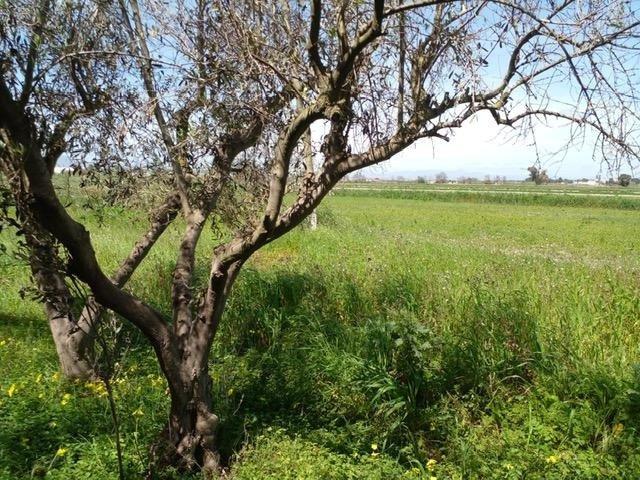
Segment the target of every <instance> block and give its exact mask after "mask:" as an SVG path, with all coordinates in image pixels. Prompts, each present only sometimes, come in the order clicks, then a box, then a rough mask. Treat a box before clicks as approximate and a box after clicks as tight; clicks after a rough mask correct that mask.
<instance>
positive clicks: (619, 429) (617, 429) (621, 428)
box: [611, 423, 624, 437]
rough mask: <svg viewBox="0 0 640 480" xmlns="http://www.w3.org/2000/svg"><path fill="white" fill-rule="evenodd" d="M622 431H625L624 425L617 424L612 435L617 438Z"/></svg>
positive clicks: (612, 430)
mask: <svg viewBox="0 0 640 480" xmlns="http://www.w3.org/2000/svg"><path fill="white" fill-rule="evenodd" d="M622 430H624V425H622V424H621V423H616V424H615V425H614V426H613V428H612V429H611V433H612V434H613V436H614V437H617V436H618V435H620V434H621V433H622Z"/></svg>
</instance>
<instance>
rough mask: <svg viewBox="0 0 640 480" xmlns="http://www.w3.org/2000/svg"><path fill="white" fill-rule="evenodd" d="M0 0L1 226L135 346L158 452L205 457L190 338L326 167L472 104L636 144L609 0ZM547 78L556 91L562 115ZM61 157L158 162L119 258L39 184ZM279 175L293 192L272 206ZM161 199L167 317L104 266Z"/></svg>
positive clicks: (356, 163)
mask: <svg viewBox="0 0 640 480" xmlns="http://www.w3.org/2000/svg"><path fill="white" fill-rule="evenodd" d="M5 5H9V6H8V9H7V7H6V6H4V7H2V8H3V17H2V18H3V20H2V21H3V25H2V30H1V32H0V44H1V45H2V52H3V53H2V58H1V59H0V64H1V65H2V68H1V70H0V134H1V139H2V145H0V147H1V148H2V150H1V151H0V156H1V158H2V168H3V172H4V175H5V177H6V178H7V179H8V180H7V183H8V187H9V189H10V190H11V192H12V195H13V198H14V201H15V203H16V205H17V206H18V207H19V220H20V222H22V223H28V224H29V225H32V226H33V229H34V231H35V232H36V233H34V235H33V237H34V238H36V237H38V238H40V237H46V239H47V244H48V245H52V246H53V247H54V248H53V249H52V250H51V251H50V252H49V253H50V256H51V258H53V259H55V260H56V262H54V263H56V264H57V265H58V267H56V268H55V269H54V271H55V272H56V274H57V275H58V280H60V282H61V283H60V285H63V284H65V282H64V280H65V278H72V279H73V280H74V281H76V282H80V283H82V284H84V285H86V286H87V288H89V289H90V291H91V292H92V294H93V297H94V299H95V300H90V301H95V302H97V303H96V304H99V305H100V306H101V308H106V309H109V310H111V311H113V312H115V313H116V314H117V315H118V316H119V318H121V319H123V320H124V321H128V322H129V323H131V324H132V325H133V326H134V327H136V328H137V329H139V330H140V332H142V334H143V335H144V336H145V337H146V339H147V340H148V341H149V343H150V344H151V346H152V347H153V349H154V352H155V354H156V356H157V359H158V362H159V365H160V367H161V369H162V371H163V373H164V375H165V377H166V380H167V383H168V387H169V392H170V395H171V410H170V412H169V419H168V425H167V428H165V430H164V431H163V433H162V435H161V438H160V440H159V441H158V444H157V445H156V446H155V448H154V449H153V452H154V457H155V461H156V463H157V464H158V465H167V464H171V465H177V466H180V467H181V468H184V469H185V470H193V469H196V468H198V466H201V467H202V468H203V469H204V471H205V472H206V473H207V474H210V475H214V474H215V473H216V472H218V471H219V469H220V459H219V456H218V453H217V447H216V445H217V436H218V434H219V433H221V434H224V432H217V425H218V418H217V416H216V415H215V406H214V405H212V400H211V382H212V380H211V377H210V376H209V353H210V350H211V345H212V343H213V342H214V340H215V337H216V332H217V331H218V327H219V325H220V322H221V320H222V315H223V312H224V310H225V304H226V300H227V298H228V296H229V294H230V291H231V288H232V286H233V283H234V281H235V279H236V278H237V276H238V273H239V272H240V269H241V267H242V266H243V265H244V263H245V262H247V260H249V258H250V257H251V255H252V254H253V253H255V252H256V251H257V250H259V249H260V248H262V247H263V246H264V245H266V244H267V243H269V242H272V241H274V240H276V239H277V238H279V237H281V236H282V235H284V234H286V233H287V232H289V231H290V230H291V229H293V228H295V227H296V226H297V225H299V224H300V223H301V222H302V221H303V220H304V219H305V218H306V217H307V216H308V215H310V214H311V212H313V211H314V209H315V208H316V207H317V206H318V204H319V203H320V202H321V201H322V199H323V198H324V197H325V196H326V195H327V193H328V192H329V191H330V190H331V189H332V188H333V187H334V186H335V185H336V183H337V182H338V181H339V180H340V179H342V178H344V177H345V176H347V175H348V174H350V173H352V172H356V171H358V170H360V169H362V168H365V167H368V166H372V165H376V164H379V163H380V162H383V161H385V160H388V159H389V158H391V157H392V156H394V155H395V154H397V153H399V152H401V151H402V150H404V149H405V148H407V147H408V146H410V145H412V144H414V143H415V142H416V141H418V140H420V139H431V140H433V141H441V140H447V139H448V138H449V136H450V135H451V134H453V133H454V132H455V131H457V130H462V131H464V126H465V122H466V121H467V120H469V119H470V118H472V117H474V116H478V115H479V114H481V113H482V112H487V113H488V117H489V118H492V119H493V120H492V121H494V122H496V123H497V124H499V125H504V126H506V127H510V128H521V129H522V132H523V133H526V132H529V131H530V130H531V129H532V128H534V127H535V126H536V125H537V124H538V123H539V122H543V121H553V122H558V121H564V122H569V123H572V124H574V126H575V128H574V130H573V132H574V134H575V135H574V136H573V137H572V138H570V139H569V140H570V141H573V140H576V139H579V133H580V132H584V131H585V130H586V129H591V130H593V131H595V132H596V134H597V140H598V142H599V146H600V147H601V148H602V150H603V151H606V152H607V158H637V153H638V148H637V147H638V144H637V138H635V137H633V132H634V129H633V125H634V123H633V122H634V120H635V118H636V116H635V113H634V112H635V111H637V106H638V101H637V100H638V98H637V96H636V89H635V87H634V85H635V84H634V83H633V82H634V80H633V78H634V77H633V76H634V75H635V69H636V68H637V65H636V63H634V61H633V58H634V57H633V56H634V55H637V47H636V43H635V38H636V36H637V35H638V33H639V25H640V23H639V22H638V18H637V17H638V15H637V12H636V11H633V9H632V6H631V4H627V3H619V4H618V3H615V4H611V3H610V2H605V1H594V2H589V3H588V4H585V3H584V2H574V1H571V0H565V1H562V2H557V3H556V2H548V3H547V2H525V1H517V0H513V1H509V0H507V1H504V0H500V1H497V0H496V1H485V2H473V1H469V2H462V1H457V2H453V1H445V0H416V1H413V2H405V3H400V2H390V3H386V2H384V1H382V0H375V1H373V2H328V1H325V2H323V1H321V0H313V1H312V2H311V4H310V5H306V4H305V5H302V4H298V3H295V2H293V3H292V2H261V1H242V0H237V1H236V0H225V1H223V2H205V1H204V0H196V1H195V2H193V3H188V4H182V5H181V8H174V7H173V6H171V5H167V4H166V3H165V2H156V1H155V0H150V1H149V2H148V3H145V4H144V5H140V4H139V3H138V0H120V1H119V2H118V3H115V4H113V5H110V4H109V3H108V2H107V3H105V2H95V3H93V2H81V3H78V4H75V3H74V2H73V1H71V2H65V3H64V4H58V3H57V2H55V3H54V2H50V1H49V0H40V1H38V2H35V3H34V4H31V3H28V2H19V1H16V2H8V3H7V4H5ZM116 25H118V26H119V25H122V28H119V27H115V26H116ZM618 65H624V66H625V67H624V68H620V67H618ZM611 69H616V72H617V74H619V75H617V76H616V79H615V80H611V79H610V76H609V75H608V73H609V72H610V71H611ZM496 72H499V80H497V81H496V80H495V78H496ZM559 85H570V86H573V87H575V91H576V92H577V94H576V98H575V99H574V100H575V102H574V104H575V106H574V107H572V109H571V110H568V109H567V107H566V106H567V102H566V99H565V94H566V92H567V90H566V89H563V88H560V87H559ZM398 87H399V88H398ZM480 118H486V117H480ZM316 122H319V123H323V124H324V126H325V130H326V132H327V133H326V135H325V136H324V138H323V139H322V145H321V147H320V151H319V152H318V153H319V156H321V157H322V162H321V164H319V165H318V168H317V169H315V171H313V170H312V169H311V168H310V164H309V162H305V161H304V158H305V153H304V150H305V148H304V140H303V139H304V136H305V132H307V131H308V130H309V128H310V127H311V125H312V124H314V123H316ZM620 125H625V126H628V129H627V130H625V131H621V129H620ZM63 153H64V154H65V155H67V156H68V157H69V158H70V160H71V161H73V162H75V163H78V164H81V163H82V164H93V166H94V167H95V168H97V169H102V170H104V171H105V172H109V171H113V168H114V167H116V166H121V163H122V162H123V161H126V162H128V164H127V165H128V168H121V169H120V171H121V172H122V174H123V175H124V174H126V173H127V172H128V171H130V170H131V169H132V168H134V167H135V168H139V167H140V165H141V164H144V167H145V169H146V170H149V169H155V170H157V171H159V172H160V173H163V174H165V176H166V174H167V172H168V171H170V176H171V179H172V182H171V188H170V191H168V192H167V195H168V197H167V200H166V202H165V203H164V204H163V206H162V207H161V208H160V211H161V212H163V213H162V214H161V215H160V221H159V222H160V223H158V221H154V222H152V228H151V230H150V234H147V235H145V236H144V237H142V240H141V242H142V246H141V247H140V248H139V247H135V248H134V249H133V251H132V257H133V258H134V260H133V261H132V262H130V261H129V260H127V261H125V262H124V263H123V267H122V268H124V269H125V270H126V272H128V273H127V274H126V275H124V274H120V272H117V273H116V274H115V275H113V276H112V277H109V276H108V275H107V274H106V273H105V272H104V271H103V269H102V268H101V266H100V264H99V263H98V261H97V259H96V255H95V252H94V248H93V244H92V242H91V236H90V234H89V232H87V230H86V229H85V227H84V226H83V225H82V224H80V223H78V221H77V220H76V219H74V218H72V217H71V216H70V214H69V212H68V211H67V209H66V208H65V206H64V204H63V203H62V202H61V201H60V198H59V197H58V194H57V192H56V189H55V187H54V184H53V181H52V172H53V169H54V166H55V164H56V162H57V160H58V159H59V158H60V156H61V155H62V154H63ZM616 155H618V156H617V157H616ZM307 158H309V157H308V155H307ZM123 159H124V160H123ZM116 187H117V186H116ZM114 188H115V187H114ZM288 192H291V193H293V194H294V196H295V199H294V201H293V202H292V203H290V204H288V205H285V204H284V196H285V194H287V193H288ZM174 211H177V212H178V213H179V214H180V215H181V216H182V217H183V218H184V222H185V228H184V232H183V235H182V240H181V242H180V244H179V245H178V246H177V248H176V261H175V268H174V272H173V280H172V285H171V297H172V312H171V318H166V316H165V315H164V314H163V313H162V312H160V311H158V310H157V309H155V308H154V307H152V306H151V305H149V304H148V303H146V302H145V301H144V299H142V298H138V297H137V296H136V295H135V294H134V293H133V292H131V291H129V290H127V289H125V287H124V282H125V281H126V279H127V278H128V276H130V272H131V271H132V270H131V268H129V267H128V265H133V268H135V265H137V264H138V263H139V262H140V261H141V260H142V258H143V257H144V254H143V253H141V252H144V251H148V249H149V248H152V246H153V243H154V241H155V239H157V237H158V236H159V235H160V234H161V232H162V230H163V229H164V228H165V227H166V224H167V223H168V222H169V221H171V219H172V218H173V215H174V213H173V212H174ZM222 213H224V215H223V214H222ZM176 214H177V213H176ZM226 217H231V218H232V221H230V222H229V224H230V225H232V226H234V228H233V229H232V233H231V234H230V235H229V236H228V237H227V238H224V239H223V240H222V241H221V242H220V244H219V245H218V247H217V248H215V250H214V251H213V252H211V258H210V261H209V276H208V280H207V282H206V284H204V285H201V284H198V283H197V281H196V279H195V277H194V268H195V265H196V263H197V262H198V261H201V259H198V258H196V246H197V244H198V242H199V239H200V237H201V235H202V233H203V231H204V229H205V226H206V225H207V224H210V223H215V222H220V221H222V219H224V218H226ZM156 218H158V217H156ZM151 232H152V233H151ZM58 247H60V249H61V250H62V252H60V251H59V250H60V249H58ZM29 248H31V250H32V251H36V250H37V245H32V246H30V247H29ZM58 280H56V281H58ZM48 282H49V281H48V280H47V281H46V282H45V283H48ZM62 288H63V289H64V288H66V287H62ZM65 295H66V292H65ZM46 301H48V300H46ZM63 307H64V309H66V310H67V311H71V304H70V303H69V304H65V305H63ZM70 322H71V324H74V323H75V320H73V319H70Z"/></svg>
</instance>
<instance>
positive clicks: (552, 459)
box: [547, 455, 560, 463]
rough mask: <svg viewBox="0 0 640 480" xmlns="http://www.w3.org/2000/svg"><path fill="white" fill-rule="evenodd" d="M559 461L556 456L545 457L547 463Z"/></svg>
mask: <svg viewBox="0 0 640 480" xmlns="http://www.w3.org/2000/svg"><path fill="white" fill-rule="evenodd" d="M559 461H560V457H559V456H557V455H549V456H548V457H547V463H558V462H559Z"/></svg>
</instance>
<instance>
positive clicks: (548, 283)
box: [0, 196, 640, 479]
mask: <svg viewBox="0 0 640 480" xmlns="http://www.w3.org/2000/svg"><path fill="white" fill-rule="evenodd" d="M322 208H324V210H323V209H322ZM109 212H110V210H108V209H107V210H106V213H107V215H103V217H102V218H103V221H105V223H107V224H109V225H111V226H112V227H113V229H112V230H110V231H109V230H106V229H97V228H94V229H92V230H93V231H92V234H93V235H94V237H95V241H96V243H97V244H98V248H97V251H98V252H103V253H102V257H101V261H102V262H103V263H104V264H105V265H107V267H108V268H115V265H116V264H117V260H118V259H119V258H120V256H121V255H123V254H124V253H125V252H126V251H127V242H130V241H133V239H135V231H132V230H134V229H132V228H131V224H140V226H141V227H140V228H141V229H142V228H143V225H144V216H142V215H137V214H135V212H128V213H127V215H126V216H124V217H122V216H120V214H119V213H115V212H112V213H113V215H111V214H109ZM319 213H320V224H321V227H320V228H319V229H318V230H317V231H315V232H310V231H308V230H305V229H299V230H296V231H295V232H292V234H291V235H289V236H287V237H285V238H282V239H281V240H279V241H278V242H276V243H275V244H273V245H270V246H269V247H267V248H266V249H264V250H263V251H260V252H258V253H257V254H256V256H255V257H254V258H253V259H252V260H251V262H249V264H248V265H247V267H246V268H245V269H244V270H243V272H242V273H241V275H240V278H239V280H238V283H237V285H236V287H235V289H234V291H233V294H232V296H231V299H230V301H229V306H228V311H227V312H226V314H225V318H224V320H223V323H222V326H221V330H220V332H219V334H218V339H217V343H216V345H215V348H214V352H213V354H212V357H211V370H212V374H213V377H214V388H215V392H214V393H215V404H216V409H217V411H218V412H219V413H220V416H221V421H222V434H221V448H222V450H223V453H224V455H225V457H227V458H228V459H229V461H230V462H231V463H232V465H233V467H232V469H231V475H232V477H233V476H235V478H242V479H246V478H381V479H382V478H424V477H425V476H426V477H427V478H429V477H431V476H434V477H436V478H525V477H526V478H567V479H569V478H594V479H595V478H634V477H636V476H637V475H638V473H639V472H640V455H639V454H638V451H639V450H638V447H639V446H640V438H639V437H638V434H637V429H638V427H640V421H639V420H640V417H639V414H640V393H639V392H640V368H639V367H638V364H639V362H638V360H639V356H638V347H637V345H639V344H640V329H639V328H638V326H639V325H638V322H640V300H639V299H640V280H639V279H640V277H639V276H638V273H639V272H640V266H639V263H638V258H637V251H638V247H639V245H638V242H639V240H638V239H640V232H639V230H640V222H638V220H639V219H638V217H637V213H636V212H634V211H624V210H618V209H611V210H605V209H585V208H578V207H576V208H571V209H562V208H558V207H554V208H549V207H544V206H505V205H483V206H478V205H475V204H469V203H441V202H423V201H411V200H392V199H384V200H383V199H380V198H366V197H359V198H357V199H356V198H352V197H345V196H336V197H333V198H330V199H329V201H328V202H327V204H326V206H324V207H321V210H320V212H319ZM85 215H87V216H86V218H85V220H87V221H89V222H96V220H95V219H93V217H91V214H90V213H86V212H85ZM323 218H326V219H327V220H329V221H327V223H324V224H323ZM112 232H116V234H117V235H118V238H119V239H120V241H119V242H117V243H116V242H112V238H113V236H112V235H113V233H112ZM179 233H180V225H176V226H175V228H174V229H172V230H171V231H170V232H168V235H167V237H166V238H163V240H162V241H161V243H160V245H159V249H158V250H157V251H155V252H154V253H152V254H151V256H150V257H149V258H148V259H147V262H146V263H145V265H144V267H143V268H142V269H141V270H140V271H139V272H138V273H137V274H136V276H135V277H134V279H133V283H132V285H131V288H132V290H133V291H135V292H137V293H138V294H140V295H141V296H144V297H145V298H146V299H148V300H150V301H151V302H152V303H153V304H154V305H156V306H157V307H158V308H160V309H161V310H164V311H166V312H168V311H169V306H170V298H169V296H168V290H169V279H170V276H171V266H172V263H173V260H174V259H173V250H172V249H171V248H170V246H171V244H172V243H175V241H176V238H178V236H179ZM4 238H5V240H7V239H8V238H7V237H4ZM213 244H214V239H212V238H207V239H205V242H204V245H202V250H201V251H200V255H201V257H202V258H206V253H207V251H208V249H210V248H211V247H212V245H213ZM108 268H107V269H108ZM0 269H2V272H3V273H5V275H4V276H2V277H0V278H3V279H4V280H3V282H4V283H3V285H2V286H3V288H2V290H1V293H0V295H1V297H0V298H1V299H2V301H1V302H0V341H3V342H5V343H4V344H3V345H2V346H1V347H0V477H2V476H3V475H4V477H6V478H21V477H22V478H27V477H29V476H31V475H32V474H33V475H34V476H38V475H45V474H46V475H47V478H85V477H86V476H88V475H91V476H92V477H94V478H112V476H113V472H114V471H115V465H116V463H115V450H114V446H113V444H112V440H111V439H112V438H113V436H112V427H111V424H110V421H109V412H108V405H107V403H106V401H105V398H104V396H103V395H102V393H101V392H100V390H99V389H98V387H96V386H92V385H87V384H67V383H65V382H64V381H62V380H61V379H59V378H58V377H56V375H55V372H56V366H55V355H54V353H53V348H52V346H51V342H50V341H49V339H48V332H47V327H46V324H45V322H44V321H43V319H42V316H41V315H40V310H39V307H38V305H36V304H34V303H32V302H30V301H28V300H25V301H23V300H21V299H20V297H19V295H18V289H19V287H20V285H21V284H23V283H26V282H27V281H28V275H27V274H26V269H25V268H24V267H23V266H20V265H18V264H16V263H15V262H13V261H11V260H9V259H5V260H3V263H2V266H1V267H0ZM7 274H11V281H7V278H8V277H7ZM198 275H199V278H200V281H201V282H205V281H206V272H205V271H204V270H198ZM131 339H132V345H133V347H132V351H131V352H130V353H129V354H128V355H127V356H126V357H124V358H122V359H121V366H120V369H119V370H118V371H119V375H117V376H116V378H115V379H114V385H115V390H116V398H117V402H118V408H119V410H120V414H121V417H122V418H123V424H122V426H121V430H122V437H123V443H124V450H125V468H126V469H127V472H128V474H129V475H130V476H131V477H135V476H137V475H140V474H141V472H142V471H143V470H144V464H145V461H146V450H145V446H146V444H148V442H150V441H151V440H152V439H153V437H154V435H155V433H157V430H158V429H160V428H161V426H162V423H163V420H164V418H165V416H166V408H167V398H166V395H165V388H166V386H165V385H164V381H163V380H162V378H161V377H160V376H159V372H158V370H157V367H156V365H155V361H154V359H153V356H152V352H151V351H150V349H149V348H148V347H147V346H146V345H145V343H144V341H143V340H142V339H140V338H138V337H137V336H136V335H135V334H134V333H133V332H131ZM39 376H41V377H39ZM12 385H13V386H14V389H13V391H12V394H11V395H9V394H8V391H9V389H10V388H11V386H12ZM66 395H68V396H66ZM65 399H66V401H65ZM60 448H62V449H63V450H62V451H64V449H68V450H66V451H64V453H63V454H58V455H56V453H57V452H60V451H61V450H59V449H60ZM89 472H90V473H89ZM176 475H177V474H176Z"/></svg>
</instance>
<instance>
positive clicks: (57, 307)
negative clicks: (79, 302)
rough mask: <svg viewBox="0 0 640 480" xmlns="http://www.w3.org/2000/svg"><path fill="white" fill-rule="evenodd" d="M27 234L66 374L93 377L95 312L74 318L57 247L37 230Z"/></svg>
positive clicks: (32, 261) (45, 307) (39, 285)
mask: <svg viewBox="0 0 640 480" xmlns="http://www.w3.org/2000/svg"><path fill="white" fill-rule="evenodd" d="M26 237H27V244H28V246H29V263H30V264H31V272H32V274H33V277H34V279H35V281H36V284H37V286H38V290H39V293H40V295H41V296H42V299H43V302H44V310H45V313H46V316H47V320H48V321H49V328H50V329H51V334H52V336H53V342H54V344H55V347H56V352H57V353H58V359H59V361H60V368H61V370H62V373H63V375H64V376H65V377H67V378H70V379H86V378H91V377H93V375H94V371H93V364H92V357H91V355H92V352H91V346H92V338H93V322H92V321H91V320H92V312H91V311H90V310H89V309H87V308H85V309H84V310H83V312H82V315H80V318H79V319H78V320H76V319H75V318H74V314H73V309H72V297H71V293H70V292H69V289H68V287H67V285H66V283H65V279H64V276H63V275H62V274H61V273H60V272H58V271H57V269H56V268H55V262H56V256H55V252H54V251H53V247H52V246H51V244H50V243H49V242H48V241H47V239H46V238H43V236H42V235H40V236H39V235H37V234H36V232H33V231H32V232H30V234H27V235H26Z"/></svg>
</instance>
